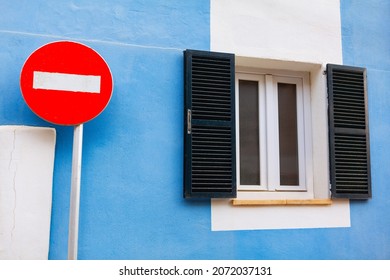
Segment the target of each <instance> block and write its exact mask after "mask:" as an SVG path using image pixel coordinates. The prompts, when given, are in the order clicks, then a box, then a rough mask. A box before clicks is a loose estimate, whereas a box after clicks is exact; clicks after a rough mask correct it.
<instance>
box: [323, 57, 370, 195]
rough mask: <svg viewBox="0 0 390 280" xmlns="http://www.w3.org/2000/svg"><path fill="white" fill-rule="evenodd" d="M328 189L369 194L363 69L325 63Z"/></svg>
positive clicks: (365, 87) (345, 192)
mask: <svg viewBox="0 0 390 280" xmlns="http://www.w3.org/2000/svg"><path fill="white" fill-rule="evenodd" d="M327 78H328V98H329V144H330V175H331V192H332V197H335V198H350V199H366V198H370V197H371V176H370V149H369V132H368V111H367V86H366V69H365V68H358V67H348V66H340V65H330V64H329V65H327Z"/></svg>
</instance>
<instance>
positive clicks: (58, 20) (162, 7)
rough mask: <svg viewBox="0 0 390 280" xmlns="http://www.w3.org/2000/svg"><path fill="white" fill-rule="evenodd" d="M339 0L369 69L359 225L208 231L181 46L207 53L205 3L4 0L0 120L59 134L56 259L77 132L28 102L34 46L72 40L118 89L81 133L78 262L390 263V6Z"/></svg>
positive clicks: (355, 53) (355, 219)
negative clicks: (191, 164) (197, 195)
mask: <svg viewBox="0 0 390 280" xmlns="http://www.w3.org/2000/svg"><path fill="white" fill-rule="evenodd" d="M364 2H365V3H363V1H352V0H348V1H345V0H341V22H342V43H343V59H344V63H345V64H351V65H358V66H364V67H367V68H368V86H369V113H370V116H369V117H370V130H371V139H370V140H371V157H372V180H373V182H372V183H373V199H371V200H369V201H364V202H351V227H350V228H338V229H305V230H304V229H297V230H264V231H226V232H212V231H211V219H210V202H209V201H186V200H184V199H183V198H182V180H183V167H182V165H183V161H182V158H183V137H182V134H183V118H184V116H183V102H184V98H183V50H184V49H187V48H188V49H203V50H207V49H209V48H210V3H209V0H196V1H180V0H169V1H163V0H148V1H135V0H132V1H129V0H113V1H103V0H100V1H92V0H84V1H70V0H58V1H44V0H37V1H5V0H0V11H2V17H0V61H1V63H0V77H1V79H0V125H6V124H23V125H37V126H51V127H55V128H56V130H57V144H56V158H55V170H54V182H53V184H54V185H53V208H52V224H51V236H50V252H49V258H50V259H66V258H67V239H68V220H69V199H70V198H69V195H70V172H71V156H72V155H71V154H72V141H73V140H72V137H73V129H72V127H61V126H54V125H51V124H49V123H46V122H44V121H42V120H41V119H39V118H38V117H37V116H35V115H34V114H33V113H32V112H31V111H30V109H29V108H28V107H27V105H26V104H25V103H24V101H23V99H22V96H21V94H20V89H19V73H20V70H21V67H22V65H23V63H24V61H25V59H26V58H27V57H28V56H29V55H30V53H31V52H33V51H34V50H35V49H36V48H38V47H40V46H41V45H43V44H45V43H48V42H51V41H56V40H74V41H79V42H81V43H84V44H87V45H89V46H90V47H92V48H94V49H95V50H97V51H98V52H99V53H100V54H101V55H102V56H103V57H104V58H105V60H106V61H107V63H108V64H109V66H110V68H111V71H112V74H113V77H114V92H113V97H112V99H111V102H110V104H109V105H108V107H107V109H106V110H105V111H104V112H103V113H102V114H101V115H100V116H98V117H97V118H96V119H94V120H92V121H91V122H89V123H87V124H85V126H84V146H83V148H84V150H83V169H82V182H81V205H80V232H79V254H78V257H79V259H390V218H389V214H388V211H387V209H389V207H390V189H389V188H388V187H387V184H386V179H387V175H389V170H388V166H389V158H390V155H389V149H386V147H387V146H388V144H389V141H390V140H389V139H390V113H389V110H388V109H387V108H389V106H388V105H390V97H389V94H387V90H386V89H388V88H389V86H390V53H389V51H388V50H389V49H390V36H389V35H390V34H389V33H390V30H389V29H388V25H389V23H390V12H389V11H390V3H389V2H388V1H382V0H374V1H364Z"/></svg>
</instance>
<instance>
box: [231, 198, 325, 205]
mask: <svg viewBox="0 0 390 280" xmlns="http://www.w3.org/2000/svg"><path fill="white" fill-rule="evenodd" d="M232 204H233V206H282V205H286V206H299V205H317V206H327V205H331V204H332V200H331V199H273V200H249V199H233V200H232Z"/></svg>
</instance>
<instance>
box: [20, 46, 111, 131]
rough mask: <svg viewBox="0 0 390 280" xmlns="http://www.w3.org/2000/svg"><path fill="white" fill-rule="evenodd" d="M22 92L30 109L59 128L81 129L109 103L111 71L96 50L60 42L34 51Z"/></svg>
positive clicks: (26, 66)
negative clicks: (74, 126) (79, 125)
mask: <svg viewBox="0 0 390 280" xmlns="http://www.w3.org/2000/svg"><path fill="white" fill-rule="evenodd" d="M20 88H21V91H22V95H23V98H24V100H25V101H26V103H27V105H28V106H29V107H30V109H31V110H32V111H33V112H34V113H35V114H37V115H38V116H39V117H41V118H42V119H44V120H46V121H48V122H51V123H54V124H60V125H78V124H82V123H85V122H87V121H90V120H91V119H93V118H95V117H96V116H97V115H99V114H100V113H101V112H102V111H103V110H104V109H105V108H106V106H107V104H108V102H109V101H110V98H111V95H112V89H113V80H112V75H111V71H110V68H109V67H108V65H107V63H106V62H105V61H104V59H103V58H102V57H101V56H100V55H99V54H98V53H97V52H96V51H94V50H93V49H91V48H89V47H87V46H85V45H83V44H80V43H76V42H69V41H60V42H53V43H49V44H47V45H44V46H42V47H40V48H39V49H37V50H36V51H34V52H33V53H32V54H31V55H30V57H29V58H28V59H27V60H26V62H25V63H24V65H23V68H22V72H21V74H20Z"/></svg>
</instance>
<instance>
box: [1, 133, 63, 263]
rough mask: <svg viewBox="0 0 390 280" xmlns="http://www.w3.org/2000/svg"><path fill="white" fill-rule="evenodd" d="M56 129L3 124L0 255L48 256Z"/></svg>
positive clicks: (19, 257)
mask: <svg viewBox="0 0 390 280" xmlns="http://www.w3.org/2000/svg"><path fill="white" fill-rule="evenodd" d="M55 142H56V132H55V130H54V129H53V128H41V127H27V126H0V259H8V260H9V259H11V260H16V259H47V258H48V253H49V238H50V218H51V205H52V181H53V167H54V154H55Z"/></svg>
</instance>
